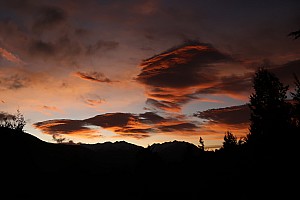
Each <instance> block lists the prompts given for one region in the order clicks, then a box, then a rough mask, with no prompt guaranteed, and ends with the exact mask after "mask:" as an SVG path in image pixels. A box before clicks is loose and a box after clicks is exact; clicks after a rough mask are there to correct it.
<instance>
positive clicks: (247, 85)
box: [195, 73, 254, 99]
mask: <svg viewBox="0 0 300 200" xmlns="http://www.w3.org/2000/svg"><path fill="white" fill-rule="evenodd" d="M253 74H254V73H245V74H243V75H235V74H232V75H230V76H223V77H219V83H217V84H216V85H213V86H210V87H207V88H204V89H200V90H198V91H197V92H195V94H225V95H227V96H231V97H233V98H236V99H248V96H247V95H249V94H250V92H251V91H252V77H253Z"/></svg>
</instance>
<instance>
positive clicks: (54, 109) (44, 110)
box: [36, 105, 63, 115]
mask: <svg viewBox="0 0 300 200" xmlns="http://www.w3.org/2000/svg"><path fill="white" fill-rule="evenodd" d="M36 109H37V110H38V111H39V112H42V113H44V114H46V115H51V113H52V112H57V113H63V111H62V110H61V109H59V108H57V107H56V106H47V105H40V106H37V107H36Z"/></svg>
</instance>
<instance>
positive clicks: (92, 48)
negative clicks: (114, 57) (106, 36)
mask: <svg viewBox="0 0 300 200" xmlns="http://www.w3.org/2000/svg"><path fill="white" fill-rule="evenodd" d="M118 46H119V43H118V42H115V41H103V40H99V41H97V42H96V43H95V44H93V45H88V46H87V47H86V53H87V54H89V55H91V54H95V53H97V52H98V51H99V50H104V51H108V50H113V49H116V48H117V47H118Z"/></svg>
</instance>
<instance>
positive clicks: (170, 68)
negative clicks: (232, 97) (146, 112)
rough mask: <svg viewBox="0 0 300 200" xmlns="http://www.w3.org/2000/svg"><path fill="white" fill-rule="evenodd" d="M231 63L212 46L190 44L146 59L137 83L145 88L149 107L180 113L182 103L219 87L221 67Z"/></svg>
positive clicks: (228, 57)
mask: <svg viewBox="0 0 300 200" xmlns="http://www.w3.org/2000/svg"><path fill="white" fill-rule="evenodd" d="M230 62H233V58H232V57H231V56H229V55H226V54H225V53H222V52H220V51H218V50H217V49H215V48H214V47H213V46H212V45H210V44H206V43H200V42H197V41H187V42H185V43H183V44H182V45H179V46H176V47H173V48H171V49H169V50H167V51H165V52H163V53H161V54H158V55H155V56H153V57H151V58H149V59H146V60H144V61H143V62H142V63H141V64H140V67H141V73H140V74H138V75H137V77H136V80H137V81H138V82H140V83H142V84H144V85H145V86H146V93H147V96H148V97H149V98H148V99H147V102H146V103H147V104H149V105H151V106H154V107H157V108H159V109H162V110H166V111H175V112H178V111H180V109H181V107H182V105H183V104H185V103H188V102H189V101H191V100H193V99H194V100H195V99H199V98H200V97H199V96H197V95H198V94H200V93H201V92H199V91H205V89H209V88H214V86H217V85H218V84H220V82H221V81H222V80H220V79H221V77H222V76H221V75H219V72H220V68H221V67H222V64H225V63H230ZM217 87H218V86H217Z"/></svg>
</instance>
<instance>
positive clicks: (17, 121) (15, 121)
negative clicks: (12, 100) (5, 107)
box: [0, 109, 26, 131]
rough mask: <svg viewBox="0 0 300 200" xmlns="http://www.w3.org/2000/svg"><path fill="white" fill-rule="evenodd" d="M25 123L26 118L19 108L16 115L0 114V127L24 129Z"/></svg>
mask: <svg viewBox="0 0 300 200" xmlns="http://www.w3.org/2000/svg"><path fill="white" fill-rule="evenodd" d="M25 125H26V121H25V118H24V116H23V114H22V113H21V112H20V110H19V109H18V110H17V113H16V114H15V115H12V114H7V113H2V117H1V116H0V127H6V128H10V129H14V130H18V131H23V128H24V126H25Z"/></svg>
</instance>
